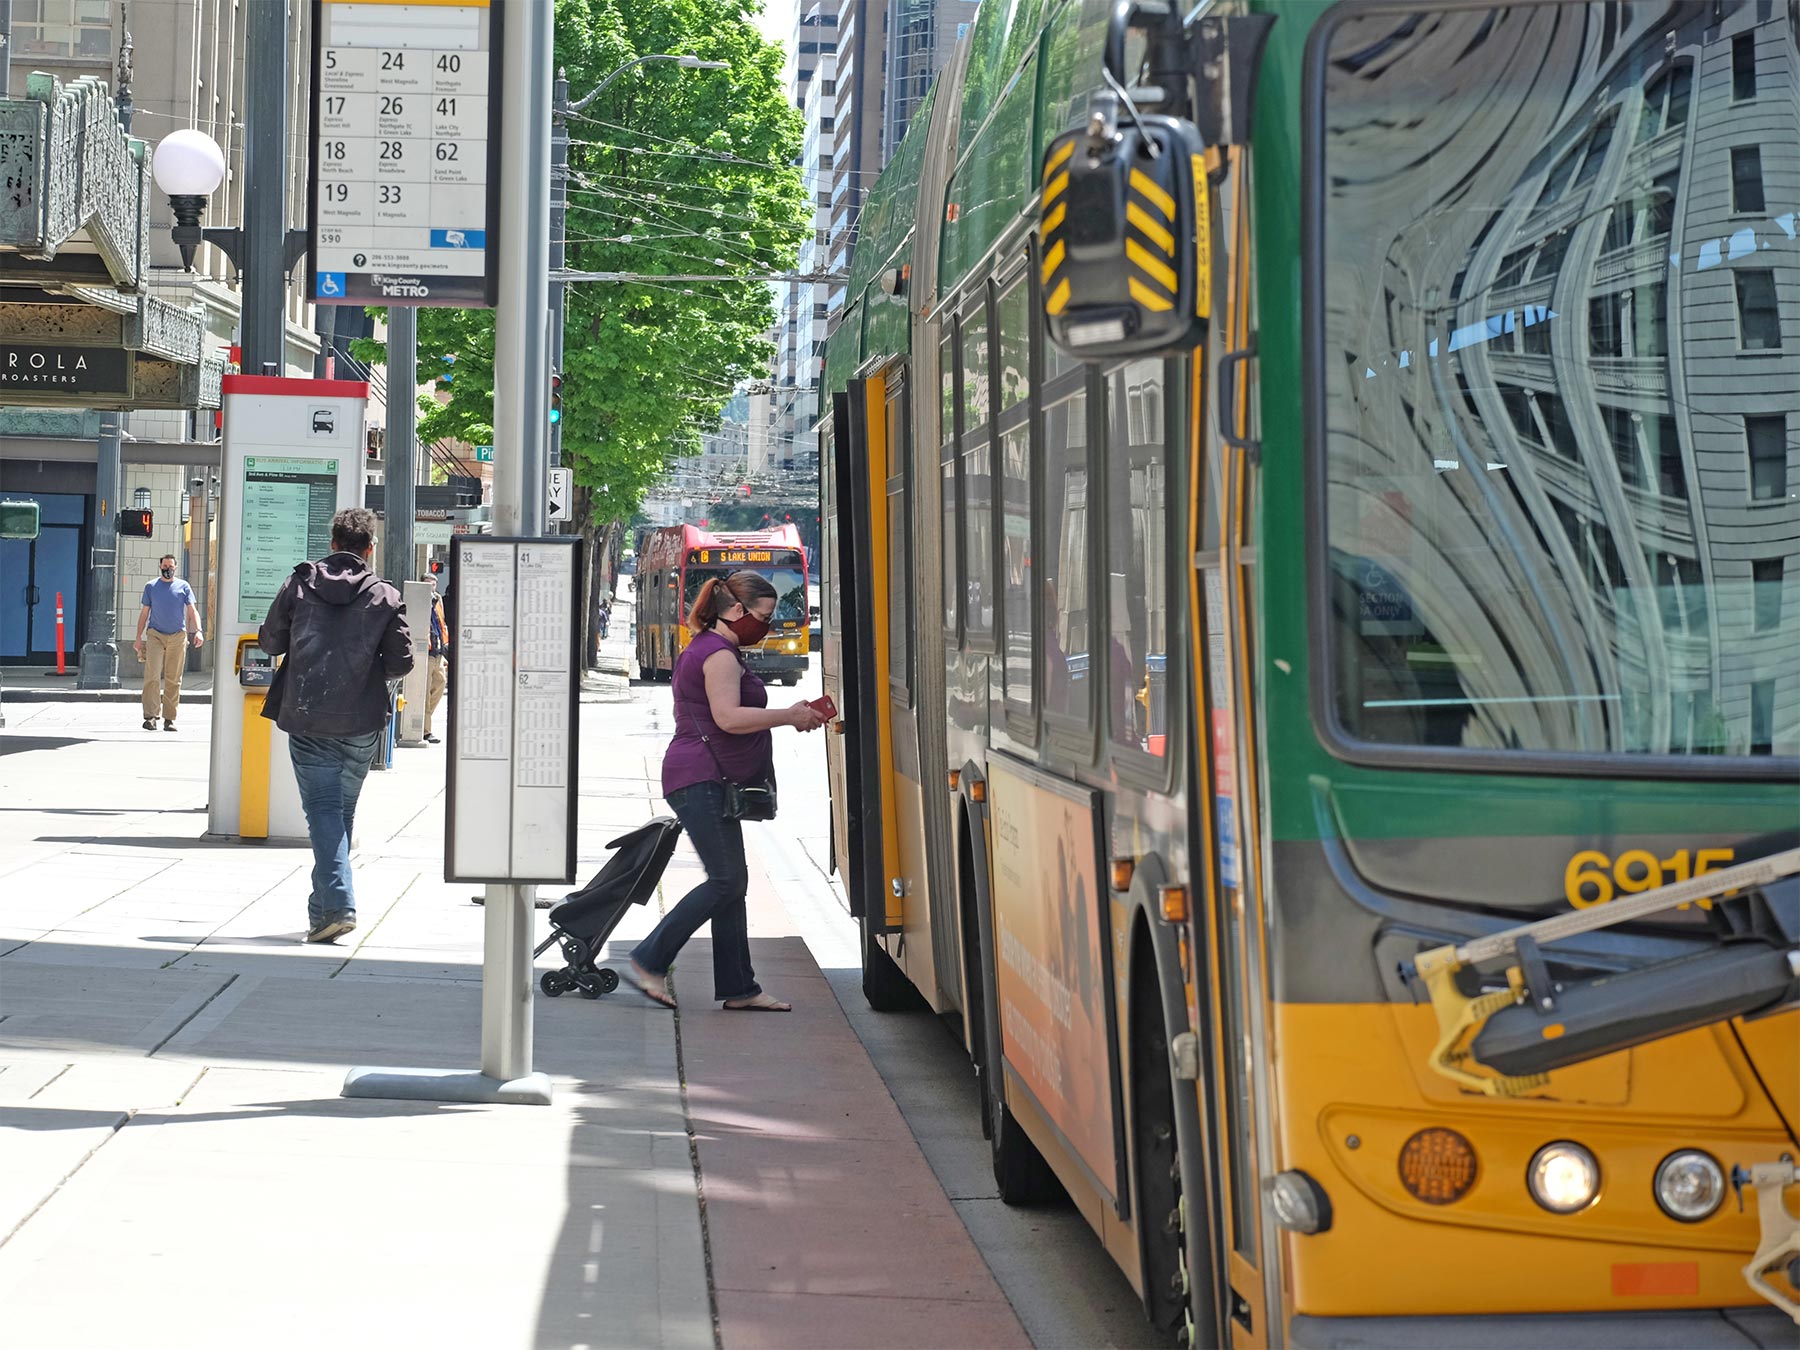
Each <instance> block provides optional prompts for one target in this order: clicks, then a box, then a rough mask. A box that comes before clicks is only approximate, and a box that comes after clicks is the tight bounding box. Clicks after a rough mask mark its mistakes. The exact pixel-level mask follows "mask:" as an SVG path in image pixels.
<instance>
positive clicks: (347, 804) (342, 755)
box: [288, 731, 381, 929]
mask: <svg viewBox="0 0 1800 1350" xmlns="http://www.w3.org/2000/svg"><path fill="white" fill-rule="evenodd" d="M380 740H381V733H380V732H379V731H371V732H369V733H368V734H367V735H363V736H290V737H288V753H289V756H290V758H292V760H293V761H294V778H295V779H296V780H297V781H298V782H299V784H300V806H301V809H302V810H304V811H305V812H306V833H307V834H308V835H309V836H311V838H312V851H313V870H312V894H311V896H309V897H308V898H307V901H306V917H307V919H308V921H309V922H308V928H309V929H312V928H317V927H318V926H319V925H320V924H322V923H324V922H325V921H326V920H327V919H333V918H336V917H338V916H339V915H342V916H344V917H345V918H347V919H354V918H355V917H356V893H355V891H353V890H352V889H351V886H350V836H351V835H352V833H354V831H355V829H356V799H357V798H358V797H359V796H361V795H362V785H363V779H364V778H366V777H368V773H369V764H370V762H371V761H372V760H373V759H374V758H375V746H376V744H377V743H378V742H379V741H380Z"/></svg>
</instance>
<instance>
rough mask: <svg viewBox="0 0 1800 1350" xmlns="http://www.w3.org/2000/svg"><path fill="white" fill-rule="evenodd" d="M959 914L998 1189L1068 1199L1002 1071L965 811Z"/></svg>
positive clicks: (985, 914)
mask: <svg viewBox="0 0 1800 1350" xmlns="http://www.w3.org/2000/svg"><path fill="white" fill-rule="evenodd" d="M957 815H958V821H959V823H958V826H957V843H958V845H959V851H960V857H959V861H958V865H957V883H958V885H957V889H958V902H959V903H958V908H959V910H960V911H961V913H962V915H963V925H962V929H963V934H962V935H963V971H964V978H965V979H966V980H967V981H968V1005H969V1007H968V1018H967V1025H968V1027H969V1031H970V1035H969V1044H970V1050H971V1054H972V1057H973V1058H974V1060H975V1075H976V1084H977V1087H978V1088H979V1090H980V1092H981V1120H982V1132H983V1133H984V1134H986V1135H987V1138H988V1147H989V1150H990V1152H991V1154H992V1159H993V1165H994V1185H995V1188H996V1189H997V1190H998V1191H999V1193H1000V1199H1001V1201H1002V1202H1003V1203H1005V1204H1008V1205H1034V1204H1042V1203H1043V1202H1045V1201H1048V1200H1054V1199H1056V1198H1058V1197H1060V1196H1061V1195H1063V1194H1064V1192H1063V1187H1062V1183H1061V1182H1060V1181H1058V1180H1057V1177H1056V1173H1055V1172H1054V1171H1053V1170H1051V1167H1050V1164H1049V1163H1048V1162H1046V1161H1045V1160H1044V1155H1043V1154H1042V1153H1040V1152H1039V1151H1038V1147H1037V1145H1036V1144H1034V1143H1033V1142H1032V1141H1031V1137H1030V1136H1029V1135H1028V1134H1026V1133H1025V1127H1024V1126H1023V1125H1022V1124H1021V1123H1020V1122H1019V1119H1018V1117H1017V1116H1015V1115H1013V1113H1012V1109H1011V1108H1010V1107H1008V1106H1007V1104H1006V1086H1005V1084H1006V1080H1005V1075H1004V1072H1003V1069H1002V1066H1001V1058H1002V1051H1001V1039H1000V1018H999V1014H998V1003H997V995H996V993H995V981H994V955H995V953H994V950H993V948H994V940H993V937H992V932H993V925H992V924H991V922H990V921H989V920H990V919H991V915H990V913H989V911H988V907H987V906H986V905H984V904H983V903H982V895H981V884H980V873H979V869H978V868H977V867H976V858H975V830H976V829H977V828H978V826H977V825H975V824H974V823H973V822H972V821H971V819H970V813H969V811H968V809H967V807H966V806H965V807H964V808H962V809H961V810H959V811H958V813H957Z"/></svg>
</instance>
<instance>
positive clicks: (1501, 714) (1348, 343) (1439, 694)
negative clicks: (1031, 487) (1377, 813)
mask: <svg viewBox="0 0 1800 1350" xmlns="http://www.w3.org/2000/svg"><path fill="white" fill-rule="evenodd" d="M1563 18H1564V15H1563V14H1562V13H1561V12H1560V11H1558V10H1557V8H1556V7H1554V6H1551V7H1544V8H1523V7H1522V8H1518V9H1514V10H1508V11H1505V23H1506V25H1507V26H1509V27H1511V28H1513V29H1515V30H1517V33H1516V34H1515V36H1516V37H1517V38H1518V40H1520V41H1528V42H1530V43H1531V44H1533V46H1534V47H1536V46H1537V45H1538V44H1541V49H1542V51H1543V52H1544V58H1543V60H1542V62H1541V66H1540V68H1539V69H1537V71H1536V74H1535V78H1534V79H1533V80H1532V81H1531V82H1530V83H1529V84H1527V85H1523V86H1520V85H1517V84H1513V83H1507V84H1506V85H1505V86H1504V88H1502V86H1500V85H1499V84H1497V83H1493V82H1497V81H1499V80H1500V79H1501V75H1500V71H1499V69H1498V68H1497V67H1490V66H1483V65H1482V64H1481V63H1470V62H1461V61H1459V62H1451V63H1446V64H1442V65H1439V66H1436V67H1434V68H1431V69H1427V68H1426V66H1424V65H1422V64H1420V63H1419V62H1416V61H1395V62H1392V63H1384V64H1383V65H1382V66H1381V67H1379V68H1378V67H1374V66H1366V67H1365V66H1364V65H1363V64H1362V63H1361V62H1359V61H1354V60H1346V61H1339V62H1334V63H1332V64H1331V65H1330V66H1329V68H1328V71H1327V75H1326V84H1327V96H1326V102H1325V107H1326V131H1325V141H1326V144H1327V145H1328V146H1329V151H1328V159H1329V163H1328V166H1327V177H1326V181H1327V183H1328V184H1329V186H1328V188H1327V191H1326V196H1325V203H1324V207H1325V224H1324V228H1323V230H1322V232H1321V238H1322V239H1323V240H1324V247H1325V254H1326V257H1325V281H1326V291H1325V295H1324V322H1325V329H1326V336H1325V341H1326V344H1327V349H1328V353H1329V354H1328V355H1327V357H1326V358H1325V362H1324V369H1325V370H1326V371H1327V372H1328V379H1327V391H1328V400H1329V403H1328V413H1327V417H1328V422H1329V425H1328V434H1329V437H1330V445H1329V450H1330V468H1329V491H1328V501H1327V513H1328V521H1329V537H1330V549H1331V559H1332V572H1333V577H1334V581H1333V595H1332V614H1333V624H1334V632H1335V637H1336V642H1337V643H1338V645H1339V646H1340V647H1341V648H1342V652H1343V655H1342V656H1341V657H1340V659H1339V660H1338V661H1337V662H1335V663H1334V665H1333V666H1332V669H1333V670H1334V671H1335V672H1336V675H1337V682H1338V687H1337V701H1336V711H1337V715H1338V717H1339V718H1340V719H1341V720H1342V724H1343V726H1344V729H1345V730H1346V731H1348V732H1349V733H1350V734H1351V735H1352V736H1355V737H1358V738H1361V739H1365V740H1372V741H1387V742H1396V743H1399V744H1403V745H1421V746H1460V747H1465V748H1481V749H1493V750H1530V751H1580V752H1628V753H1638V754H1674V755H1687V754H1703V755H1771V754H1781V755H1792V754H1795V753H1797V752H1800V660H1797V659H1796V655H1795V654H1796V652H1797V651H1800V584H1796V583H1795V578H1794V574H1795V573H1796V572H1800V508H1797V506H1796V500H1795V495H1794V486H1795V484H1796V482H1800V474H1796V473H1795V472H1794V471H1793V469H1792V467H1791V466H1792V462H1793V460H1794V458H1795V454H1796V449H1797V448H1800V241H1797V240H1796V233H1797V231H1796V225H1795V222H1796V216H1795V214H1794V212H1793V211H1792V209H1791V207H1792V204H1793V203H1792V194H1791V192H1790V193H1788V201H1787V203H1786V205H1785V207H1784V206H1783V205H1782V204H1781V203H1780V202H1779V201H1778V200H1777V198H1776V197H1775V196H1772V195H1771V194H1770V193H1769V192H1766V191H1765V182H1769V183H1773V182H1778V181H1779V182H1787V183H1790V184H1791V183H1792V182H1793V181H1795V178H1796V175H1800V151H1797V150H1796V145H1795V138H1794V136H1793V134H1792V130H1793V128H1792V123H1793V120H1794V116H1795V111H1794V100H1795V97H1796V87H1795V78H1796V62H1795V60H1794V57H1793V34H1792V33H1791V32H1787V33H1786V34H1785V35H1782V34H1780V33H1778V31H1777V30H1778V29H1779V28H1780V27H1781V25H1775V26H1772V27H1771V28H1770V29H1769V31H1768V42H1767V52H1768V54H1769V56H1770V58H1771V59H1769V60H1766V61H1765V60H1761V59H1758V57H1757V55H1756V53H1757V52H1758V51H1759V50H1760V49H1759V47H1758V46H1757V44H1758V43H1759V42H1761V41H1762V39H1761V38H1759V37H1758V36H1757V32H1758V31H1760V30H1751V31H1747V32H1744V33H1734V34H1733V35H1731V36H1724V37H1721V36H1720V33H1719V30H1718V29H1717V28H1708V27H1706V26H1705V23H1704V21H1703V17H1702V16H1699V15H1698V13H1697V15H1696V17H1695V18H1694V19H1693V21H1692V22H1691V23H1689V24H1687V25H1686V26H1684V27H1678V28H1676V29H1672V30H1669V31H1667V32H1665V31H1664V28H1662V27H1658V28H1656V29H1655V30H1654V31H1649V30H1645V31H1644V32H1643V34H1642V35H1641V38H1640V41H1641V44H1642V45H1641V47H1640V48H1639V49H1638V50H1636V51H1633V52H1630V53H1615V55H1614V57H1613V58H1612V59H1611V60H1610V61H1608V62H1607V63H1606V65H1605V67H1604V73H1603V75H1602V77H1601V78H1600V80H1599V82H1598V84H1597V85H1596V83H1595V80H1594V77H1593V75H1592V72H1591V70H1590V69H1589V67H1588V66H1587V65H1586V64H1585V58H1584V57H1583V55H1582V51H1583V49H1582V47H1581V45H1580V44H1579V43H1578V42H1577V41H1575V40H1574V38H1573V37H1572V36H1571V34H1572V32H1573V30H1572V29H1571V30H1569V32H1567V33H1565V32H1564V30H1563V29H1562V28H1559V27H1558V26H1559V25H1560V24H1562V23H1563ZM1387 23H1388V21H1387V20H1386V19H1378V18H1374V17H1371V18H1368V19H1366V20H1353V21H1351V22H1348V23H1345V24H1344V25H1342V26H1341V27H1340V28H1339V29H1338V31H1337V33H1336V35H1335V37H1334V48H1335V49H1338V50H1342V51H1345V52H1355V51H1358V50H1361V47H1360V46H1359V44H1361V43H1362V42H1363V40H1364V39H1365V38H1368V37H1369V36H1370V35H1371V34H1373V33H1375V32H1376V31H1378V30H1384V27H1385V25H1387ZM1442 23H1443V26H1444V27H1445V28H1446V29H1449V28H1455V29H1456V30H1458V31H1459V32H1460V31H1461V30H1462V29H1464V28H1466V29H1467V30H1468V33H1467V36H1468V38H1469V40H1470V41H1476V40H1478V39H1477V34H1478V33H1482V34H1485V33H1487V32H1489V31H1491V29H1492V25H1493V24H1494V23H1495V17H1494V14H1493V12H1489V11H1479V12H1478V11H1469V12H1467V13H1465V14H1460V15H1457V16H1447V17H1445V18H1444V19H1443V21H1442ZM1484 24H1485V25H1487V27H1486V28H1484V27H1483V25H1484ZM1527 30H1530V31H1529V32H1528V31H1527ZM1445 40H1446V41H1448V40H1449V39H1448V37H1447V36H1446V37H1445ZM1777 53H1780V54H1781V59H1779V60H1776V59H1774V57H1775V55H1776V54H1777ZM1746 71H1747V72H1748V76H1746V74H1745V72H1746ZM1483 90H1485V91H1486V93H1487V94H1488V95H1491V96H1483V97H1475V96H1473V95H1475V94H1476V93H1478V92H1481V91H1483ZM1427 111H1428V112H1429V117H1430V119H1431V121H1432V123H1433V125H1434V127H1435V133H1434V138H1433V141H1432V144H1431V147H1430V151H1429V153H1425V154H1421V155H1419V156H1417V157H1407V158H1404V159H1402V158H1397V157H1395V156H1394V155H1393V153H1392V151H1391V147H1390V145H1389V137H1388V134H1387V132H1386V131H1385V128H1389V127H1392V126H1395V125H1412V124H1413V119H1414V118H1415V117H1418V116H1424V115H1426V114H1427ZM1503 114H1504V115H1503ZM1771 118H1773V119H1776V122H1779V123H1780V124H1781V125H1782V126H1783V128H1784V130H1785V133H1786V134H1783V135H1774V136H1771V134H1770V131H1769V128H1770V127H1771V126H1773V125H1775V123H1773V122H1771V121H1770V119H1771ZM1476 165H1479V166H1480V167H1479V171H1478V175H1477V176H1474V177H1471V175H1472V174H1474V173H1475V172H1476V171H1475V170H1474V169H1473V167H1472V166H1476ZM1471 182H1473V183H1476V184H1478V186H1477V187H1475V188H1473V189H1469V190H1465V188H1466V185H1467V184H1469V183H1471ZM1453 184H1456V185H1460V186H1456V187H1455V189H1454V190H1452V185H1453ZM1769 203H1774V205H1773V206H1771V205H1769ZM1397 213H1398V214H1397ZM1371 260H1379V264H1378V265H1371Z"/></svg>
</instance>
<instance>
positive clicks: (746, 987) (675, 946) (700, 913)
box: [631, 783, 762, 1000]
mask: <svg viewBox="0 0 1800 1350" xmlns="http://www.w3.org/2000/svg"><path fill="white" fill-rule="evenodd" d="M668 800H669V805H670V806H672V807H674V808H675V817H676V819H677V820H679V821H680V822H681V828H682V829H683V830H685V831H687V837H688V842H689V843H691V844H692V845H693V846H694V852H696V853H698V854H699V855H700V862H701V865H702V866H704V867H705V868H706V880H705V881H703V882H701V883H700V884H699V885H698V886H696V887H694V889H693V890H691V891H689V892H688V893H687V894H686V895H684V896H682V897H681V900H680V903H678V904H677V905H676V906H675V908H674V909H672V910H670V911H669V912H668V913H667V914H665V915H663V918H662V922H661V923H659V924H657V925H656V927H655V928H654V929H653V930H652V931H651V933H650V936H649V937H647V938H645V939H644V940H643V941H642V942H640V943H638V945H637V947H636V949H635V950H634V951H633V952H632V953H631V959H632V960H633V961H636V962H637V963H638V964H639V965H640V966H642V967H643V968H644V969H645V970H647V971H649V972H650V973H651V974H652V975H666V974H668V972H669V967H670V966H672V965H674V964H675V954H676V953H677V952H679V951H680V950H681V949H682V948H683V947H684V946H686V945H687V940H688V939H689V938H691V937H692V936H694V934H695V932H696V931H698V930H699V927H700V925H701V924H703V923H705V922H706V921H707V920H708V919H710V920H712V942H713V997H714V998H715V999H719V1000H724V999H736V998H751V997H753V996H754V995H756V994H760V993H762V986H761V985H760V984H758V983H757V982H756V972H755V971H753V970H752V969H751V968H750V918H749V915H748V914H746V913H745V910H744V896H745V895H746V894H748V892H749V890H750V865H749V864H748V863H747V862H745V860H744V827H743V825H742V823H740V822H739V821H735V820H727V819H725V814H724V813H725V789H724V788H723V787H722V786H721V785H719V784H718V783H695V784H694V785H693V786H692V787H685V788H677V789H676V790H675V791H674V792H671V793H670V794H669V799H668Z"/></svg>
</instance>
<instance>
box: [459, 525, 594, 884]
mask: <svg viewBox="0 0 1800 1350" xmlns="http://www.w3.org/2000/svg"><path fill="white" fill-rule="evenodd" d="M581 575H582V573H581V540H580V539H578V538H575V539H500V538H490V537H483V538H480V539H458V540H457V541H456V547H455V549H454V551H453V552H452V553H451V558H450V603H449V606H448V610H449V615H448V617H449V619H450V624H451V627H452V629H453V630H454V637H453V640H452V642H451V645H450V659H451V661H452V663H453V664H454V669H453V671H452V676H451V680H450V773H449V791H448V793H447V799H446V804H445V828H444V838H445V848H444V879H445V880H446V881H472V882H482V883H494V884H529V883H534V882H563V883H567V882H572V881H574V880H575V790H576V781H577V774H576V765H577V763H578V762H579V754H580V735H579V732H580V721H579V716H578V712H579V704H578V698H579V695H580V682H579V679H578V677H577V672H578V671H579V670H580V666H579V665H578V664H577V662H578V658H579V642H580V622H579V620H580V614H579V610H580V607H581V581H580V579H581Z"/></svg>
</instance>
